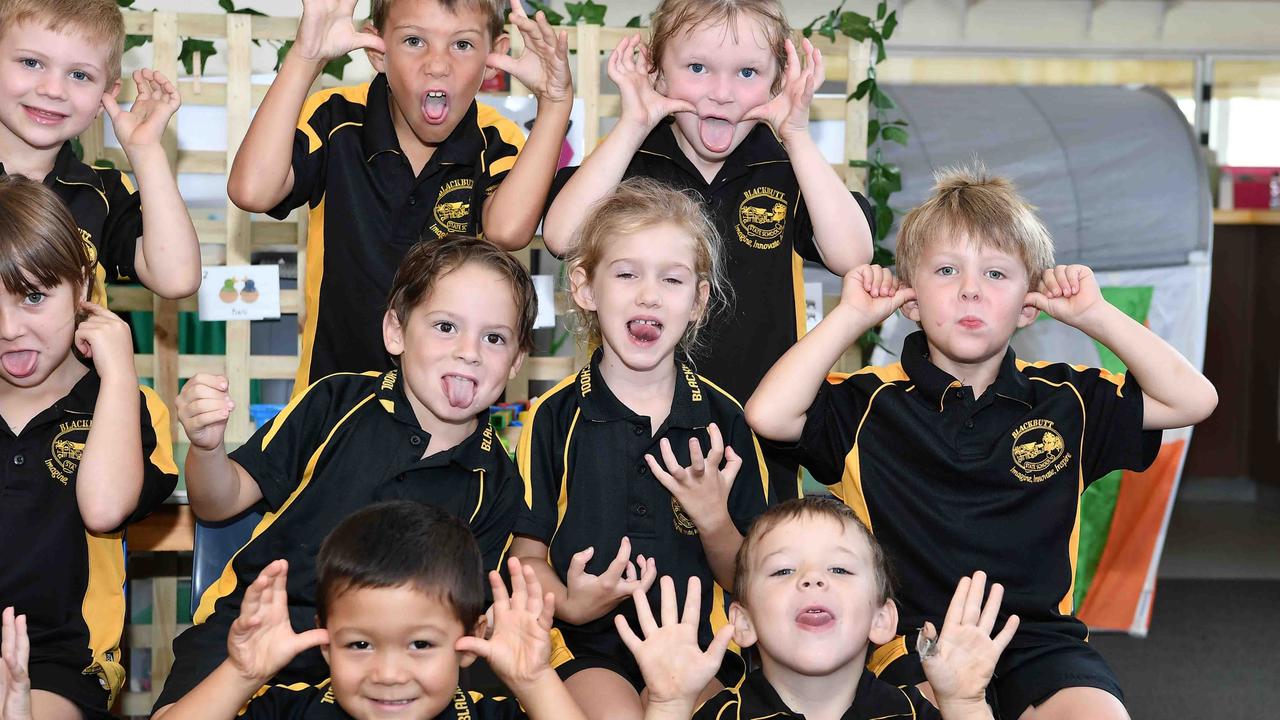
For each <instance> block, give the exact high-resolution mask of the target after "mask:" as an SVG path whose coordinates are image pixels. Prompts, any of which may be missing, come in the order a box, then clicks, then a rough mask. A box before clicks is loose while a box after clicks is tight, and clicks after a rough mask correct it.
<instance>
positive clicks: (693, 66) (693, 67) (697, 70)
mask: <svg viewBox="0 0 1280 720" xmlns="http://www.w3.org/2000/svg"><path fill="white" fill-rule="evenodd" d="M689 71H690V72H692V73H693V74H694V75H701V74H702V73H704V72H706V71H707V66H706V65H703V64H702V63H689Z"/></svg>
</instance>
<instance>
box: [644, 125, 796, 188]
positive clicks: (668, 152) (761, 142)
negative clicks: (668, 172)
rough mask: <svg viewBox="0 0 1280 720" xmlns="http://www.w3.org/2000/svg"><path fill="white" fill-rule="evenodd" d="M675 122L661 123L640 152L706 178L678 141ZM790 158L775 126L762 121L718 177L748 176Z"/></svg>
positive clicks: (731, 156) (724, 179) (727, 159)
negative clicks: (774, 128) (749, 173)
mask: <svg viewBox="0 0 1280 720" xmlns="http://www.w3.org/2000/svg"><path fill="white" fill-rule="evenodd" d="M674 124H675V120H674V119H673V118H671V117H667V118H666V119H664V120H663V121H662V122H660V123H658V126H657V127H656V128H654V129H653V132H650V133H649V136H648V137H647V138H645V141H644V143H642V144H641V145H640V152H642V153H646V154H648V155H657V156H658V157H662V158H666V159H667V160H669V161H670V162H672V163H675V164H676V165H678V166H679V167H680V168H681V169H683V170H684V171H685V172H687V173H689V174H690V175H691V176H693V177H694V178H697V179H699V180H702V173H700V172H698V169H697V168H695V167H694V166H693V163H692V162H690V160H689V158H688V157H686V156H685V154H684V151H683V150H681V149H680V145H679V144H678V143H677V142H676V134H675V128H674ZM787 161H788V159H787V151H786V150H785V149H784V148H783V147H782V143H781V142H779V141H778V137H777V136H776V135H774V134H773V129H772V128H770V127H769V124H768V123H765V122H758V123H756V126H755V127H754V128H752V129H751V132H749V133H747V136H746V137H745V138H743V139H742V143H741V144H739V145H738V147H736V148H734V149H733V152H731V153H729V156H728V157H727V158H725V161H724V166H723V167H721V168H720V172H719V173H717V178H718V179H719V180H720V181H721V182H724V181H728V180H731V179H734V178H737V177H738V176H740V175H745V174H746V173H748V172H750V170H751V168H752V167H754V166H756V165H761V164H765V163H774V162H787Z"/></svg>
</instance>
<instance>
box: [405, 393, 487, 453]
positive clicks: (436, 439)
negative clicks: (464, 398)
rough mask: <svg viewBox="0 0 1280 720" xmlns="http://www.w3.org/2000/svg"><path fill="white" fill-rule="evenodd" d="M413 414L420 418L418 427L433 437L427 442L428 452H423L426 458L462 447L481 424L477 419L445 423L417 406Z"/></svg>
mask: <svg viewBox="0 0 1280 720" xmlns="http://www.w3.org/2000/svg"><path fill="white" fill-rule="evenodd" d="M413 413H414V415H415V416H417V418H418V425H420V426H421V427H422V429H423V430H425V431H426V432H427V434H428V435H430V436H431V439H430V440H428V441H427V448H426V450H424V451H423V452H422V457H424V458H426V457H430V456H432V455H435V454H436V453H438V452H443V451H445V450H448V449H449V448H452V447H457V446H458V445H461V444H462V442H463V441H464V440H466V439H467V438H469V437H471V433H473V432H475V431H476V425H477V424H479V422H480V421H479V420H478V419H476V418H475V417H472V418H471V419H470V420H468V421H466V422H463V423H450V422H445V421H443V420H440V419H439V418H437V417H436V416H435V415H434V414H432V413H431V411H429V410H427V409H426V408H418V407H417V406H416V404H415V406H414V408H413Z"/></svg>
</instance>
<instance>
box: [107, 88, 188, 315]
mask: <svg viewBox="0 0 1280 720" xmlns="http://www.w3.org/2000/svg"><path fill="white" fill-rule="evenodd" d="M133 81H134V83H135V84H136V85H137V86H138V97H137V98H136V99H135V100H134V101H133V107H131V108H130V109H129V112H125V111H123V110H121V109H120V106H119V105H118V104H116V99H115V92H110V93H105V94H103V96H102V106H103V108H105V109H106V111H107V115H108V116H109V117H110V118H111V127H112V129H114V130H115V133H116V138H118V139H119V140H120V146H121V147H122V148H124V153H125V156H127V157H128V158H129V165H130V166H131V167H132V168H133V173H134V175H135V176H136V177H137V179H138V193H139V195H140V196H141V197H140V200H141V203H142V228H143V234H142V237H141V238H139V242H138V248H137V250H135V251H134V261H133V262H134V270H135V271H136V272H137V273H138V280H139V281H140V282H141V283H142V284H143V285H145V286H147V289H148V290H150V291H151V292H153V293H155V294H157V295H159V296H161V297H166V298H181V297H186V296H188V295H190V294H192V293H194V292H195V291H196V288H198V287H200V240H199V238H197V237H196V229H195V226H194V225H192V224H191V215H190V214H188V213H187V204H186V202H185V201H184V200H183V199H182V195H181V194H180V193H179V192H178V180H177V178H175V177H174V176H173V171H172V170H171V169H170V167H169V159H168V157H166V156H165V152H164V147H163V146H162V145H161V144H160V141H161V139H162V138H163V137H164V131H165V128H166V127H167V126H168V123H169V118H171V117H173V114H174V113H175V112H177V111H178V106H180V105H181V104H182V97H181V96H179V95H178V89H177V88H176V87H174V85H173V83H172V82H170V81H169V79H168V78H166V77H165V76H164V75H161V74H160V73H158V72H155V71H154V70H138V71H137V72H135V73H134V74H133ZM118 88H119V85H118V84H117V85H116V89H117V90H118Z"/></svg>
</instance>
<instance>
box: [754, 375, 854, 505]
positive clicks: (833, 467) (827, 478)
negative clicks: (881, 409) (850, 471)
mask: <svg viewBox="0 0 1280 720" xmlns="http://www.w3.org/2000/svg"><path fill="white" fill-rule="evenodd" d="M860 378H861V376H859V375H850V376H849V377H847V378H845V379H844V380H843V381H841V382H839V383H837V384H832V383H831V382H830V381H829V380H828V381H827V382H824V383H822V385H821V386H820V387H819V388H818V395H817V396H816V397H815V398H814V400H813V403H811V404H810V405H809V409H808V410H807V411H806V412H805V420H804V430H802V431H801V434H800V441H799V442H798V443H795V444H793V445H787V444H775V447H777V448H778V449H779V450H780V451H782V452H783V453H784V454H786V455H789V456H791V457H793V458H794V459H796V460H798V461H799V462H800V464H801V465H804V466H805V467H806V468H808V470H809V472H810V473H812V474H813V477H814V479H815V480H817V481H818V482H820V483H822V484H823V485H838V484H839V483H840V479H841V476H843V475H844V462H845V457H846V456H848V454H849V450H850V449H851V448H852V446H853V440H854V437H855V436H856V434H857V430H858V428H857V425H856V423H857V421H858V419H859V418H861V416H862V410H863V408H865V406H866V393H865V392H864V391H863V390H862V388H861V387H860V384H859V380H860Z"/></svg>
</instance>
